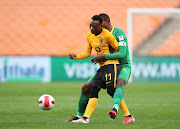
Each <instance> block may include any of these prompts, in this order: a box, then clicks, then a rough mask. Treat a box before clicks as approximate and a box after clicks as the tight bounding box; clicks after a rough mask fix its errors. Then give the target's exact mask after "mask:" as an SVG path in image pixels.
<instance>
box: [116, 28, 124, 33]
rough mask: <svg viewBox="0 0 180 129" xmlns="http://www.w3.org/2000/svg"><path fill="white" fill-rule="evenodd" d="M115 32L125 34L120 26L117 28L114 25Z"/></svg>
mask: <svg viewBox="0 0 180 129" xmlns="http://www.w3.org/2000/svg"><path fill="white" fill-rule="evenodd" d="M114 33H118V34H125V33H124V31H123V30H122V29H120V28H115V27H114Z"/></svg>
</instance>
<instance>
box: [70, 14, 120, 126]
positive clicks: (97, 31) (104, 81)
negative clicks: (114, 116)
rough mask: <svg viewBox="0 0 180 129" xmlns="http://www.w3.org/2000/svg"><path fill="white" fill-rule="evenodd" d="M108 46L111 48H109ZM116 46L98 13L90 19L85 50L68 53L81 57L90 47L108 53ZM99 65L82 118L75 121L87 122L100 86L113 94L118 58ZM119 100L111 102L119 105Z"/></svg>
mask: <svg viewBox="0 0 180 129" xmlns="http://www.w3.org/2000/svg"><path fill="white" fill-rule="evenodd" d="M110 47H111V48H112V49H111V50H110ZM118 47H119V45H118V42H117V40H116V39H115V38H114V36H113V35H112V34H111V33H110V32H109V31H108V30H106V29H103V27H102V18H101V17H100V16H99V15H95V16H93V17H92V19H91V21H90V32H88V33H87V44H86V51H85V52H84V53H82V54H78V55H75V54H73V53H70V54H69V56H70V58H71V59H83V58H87V57H89V56H90V55H91V50H92V48H93V49H94V50H95V51H96V53H97V54H110V51H112V52H118ZM99 65H100V68H99V70H98V71H97V73H96V75H95V77H94V79H93V83H92V88H91V91H90V99H89V102H88V105H87V108H86V112H85V115H84V117H83V118H82V119H80V120H79V121H76V122H79V123H89V118H90V116H91V114H92V112H93V111H94V109H95V107H96V105H97V103H98V93H99V91H100V89H101V88H107V93H108V94H109V95H110V96H111V97H113V95H114V92H115V86H116V78H117V75H118V74H119V69H118V68H119V62H118V60H106V61H104V62H103V63H101V62H100V63H99ZM118 94H121V93H118ZM117 97H118V96H117ZM113 101H114V99H113ZM118 101H119V102H118ZM120 101H121V100H120V99H118V98H117V99H116V102H115V103H114V102H113V104H114V105H118V107H119V105H120Z"/></svg>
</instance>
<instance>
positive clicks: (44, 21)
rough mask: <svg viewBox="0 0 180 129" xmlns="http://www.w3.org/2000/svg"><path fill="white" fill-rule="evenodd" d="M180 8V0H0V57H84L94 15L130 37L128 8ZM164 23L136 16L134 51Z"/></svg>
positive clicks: (155, 19)
mask: <svg viewBox="0 0 180 129" xmlns="http://www.w3.org/2000/svg"><path fill="white" fill-rule="evenodd" d="M165 1H166V2H165ZM178 6H179V0H173V1H172V0H156V1H149V0H141V1H140V0H133V1H131V2H127V1H126V0H114V1H113V2H112V1H111V0H106V1H104V0H97V1H92V0H84V1H82V0H72V1H68V0H60V1H56V0H36V1H34V0H26V1H24V0H13V1H10V0H1V2H0V19H1V20H0V28H1V29H0V50H1V51H0V55H51V56H67V54H68V53H69V52H74V53H81V52H83V51H84V50H85V46H86V45H85V44H86V33H87V31H89V21H90V18H91V17H92V16H93V15H94V14H99V13H102V12H104V13H107V14H108V15H109V16H110V18H111V22H112V25H113V26H114V27H118V28H121V29H122V30H123V31H124V32H125V33H127V9H128V8H157V7H158V8H176V7H178ZM164 20H165V19H164V18H157V17H156V16H152V17H150V18H149V17H147V16H144V15H139V16H137V17H136V18H135V22H136V24H137V26H135V29H133V30H134V31H133V35H135V36H134V38H133V40H134V42H133V49H136V48H137V46H138V45H140V44H141V43H142V41H143V40H145V39H146V38H147V37H148V36H149V35H151V34H152V33H153V32H154V31H155V30H156V29H157V28H158V27H159V26H160V25H161V24H162V23H163V22H164ZM142 21H143V22H142ZM144 22H146V24H143V23H144ZM140 32H143V33H140ZM178 52H179V50H177V53H178ZM153 53H154V52H153ZM93 54H94V53H93ZM153 55H154V54H153ZM155 55H156V54H155Z"/></svg>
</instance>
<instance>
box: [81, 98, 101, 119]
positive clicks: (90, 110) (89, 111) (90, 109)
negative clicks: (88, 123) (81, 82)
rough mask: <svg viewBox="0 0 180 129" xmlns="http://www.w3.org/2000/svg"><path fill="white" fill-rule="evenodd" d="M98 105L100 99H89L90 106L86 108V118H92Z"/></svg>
mask: <svg viewBox="0 0 180 129" xmlns="http://www.w3.org/2000/svg"><path fill="white" fill-rule="evenodd" d="M97 103H98V98H90V99H89V102H88V105H87V108H86V111H85V114H84V116H85V117H87V118H90V117H91V114H92V113H93V111H94V109H95V108H96V106H97Z"/></svg>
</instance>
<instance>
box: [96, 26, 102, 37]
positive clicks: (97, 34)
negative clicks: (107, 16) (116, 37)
mask: <svg viewBox="0 0 180 129" xmlns="http://www.w3.org/2000/svg"><path fill="white" fill-rule="evenodd" d="M102 30H103V28H102V29H101V31H99V33H97V34H95V36H97V35H99V34H100V33H101V32H102Z"/></svg>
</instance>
